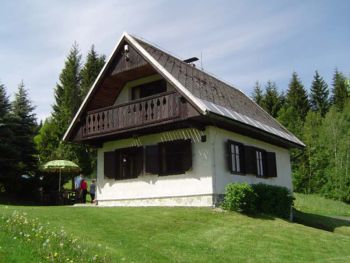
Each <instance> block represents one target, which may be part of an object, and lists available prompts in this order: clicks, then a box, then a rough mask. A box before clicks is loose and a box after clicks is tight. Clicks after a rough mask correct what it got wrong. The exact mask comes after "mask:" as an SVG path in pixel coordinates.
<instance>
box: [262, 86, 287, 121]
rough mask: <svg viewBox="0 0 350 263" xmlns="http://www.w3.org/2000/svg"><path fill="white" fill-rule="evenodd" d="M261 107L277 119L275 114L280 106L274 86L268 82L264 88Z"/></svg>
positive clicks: (278, 96)
mask: <svg viewBox="0 0 350 263" xmlns="http://www.w3.org/2000/svg"><path fill="white" fill-rule="evenodd" d="M262 106H263V108H264V109H265V110H266V111H267V112H268V113H269V114H270V115H271V116H272V117H274V118H275V117H277V113H278V111H279V110H280V109H281V106H282V102H281V98H280V95H279V94H278V91H277V87H276V84H275V83H274V82H272V81H270V80H269V81H268V82H267V84H266V86H265V96H264V98H263V100H262Z"/></svg>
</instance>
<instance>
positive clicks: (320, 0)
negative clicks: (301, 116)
mask: <svg viewBox="0 0 350 263" xmlns="http://www.w3.org/2000/svg"><path fill="white" fill-rule="evenodd" d="M124 31H126V32H128V33H130V34H133V35H136V36H139V37H141V38H143V39H145V40H147V41H149V42H151V43H153V44H156V45H157V46H159V47H161V48H162V49H164V50H166V51H168V52H170V53H171V54H173V55H176V56H178V57H180V58H183V59H186V58H189V57H193V56H197V57H198V58H202V60H201V64H202V66H203V68H204V69H205V70H206V71H208V72H210V73H212V74H213V75H215V76H217V77H218V78H220V79H222V80H224V81H226V82H228V83H230V84H232V85H234V86H235V87H237V88H239V89H240V90H242V91H243V92H245V93H246V94H247V95H251V93H252V91H253V87H254V83H255V82H256V81H259V82H260V83H262V85H263V86H264V85H265V83H266V82H267V81H268V80H272V81H274V82H276V84H277V87H278V89H279V90H280V91H282V90H283V91H286V90H287V88H288V82H289V80H290V78H291V75H292V72H293V71H295V72H297V73H298V74H299V76H300V79H301V81H302V82H303V84H304V86H305V87H306V88H307V89H309V88H310V85H311V82H312V78H313V75H314V73H315V70H318V71H319V73H320V75H321V76H323V77H324V79H325V80H326V82H327V83H328V84H329V85H330V84H331V83H332V76H333V73H334V70H335V69H336V68H337V69H338V70H339V71H341V72H343V73H344V74H346V75H347V76H349V74H350V1H347V0H343V1H341V0H331V1H324V0H305V1H301V0H300V1H283V0H278V1H270V0H265V1H263V0H260V1H252V0H246V1H233V0H231V1H221V0H216V1H204V0H196V1H194V0H193V1H192V0H187V1H182V0H176V1H170V0H168V1H164V0H149V1H146V0H143V1H141V0H138V1H132V0H129V1H126V0H124V1H116V0H115V1H110V0H104V1H98V0H96V1H90V0H75V1H70V0H60V1H58V0H57V1H54V0H50V1H42V0H40V1H35V0H31V1H25V0H22V1H16V0H4V1H2V2H1V8H0V83H1V84H4V85H5V86H6V89H7V92H8V94H9V95H10V96H11V98H13V94H14V93H15V92H16V90H17V86H18V84H19V83H20V82H21V81H22V80H23V82H24V84H25V87H26V89H27V90H28V93H29V97H30V99H31V100H32V102H33V104H34V105H35V106H36V109H35V113H36V114H37V117H38V119H39V120H43V119H45V118H46V117H48V116H49V115H50V113H51V107H52V104H53V103H54V88H55V86H56V83H57V82H58V77H59V74H60V72H61V70H62V69H63V66H64V60H65V58H66V56H67V54H68V52H69V50H70V48H71V47H72V45H73V44H74V42H76V43H78V45H79V47H80V50H81V53H82V55H83V57H85V56H86V54H87V52H88V50H89V49H90V47H91V45H92V44H94V45H95V48H96V50H97V51H98V52H99V53H101V54H105V55H107V57H109V55H110V53H111V52H112V50H113V48H114V46H115V45H116V43H117V41H118V40H119V38H120V36H121V35H122V33H123V32H124Z"/></svg>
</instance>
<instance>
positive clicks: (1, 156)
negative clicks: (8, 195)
mask: <svg viewBox="0 0 350 263" xmlns="http://www.w3.org/2000/svg"><path fill="white" fill-rule="evenodd" d="M10 109H11V105H10V102H9V98H8V96H7V94H6V89H5V86H4V85H2V84H0V182H2V183H3V184H4V185H5V187H6V188H7V186H8V185H10V182H9V179H10V178H12V177H13V176H14V174H16V160H17V159H18V153H17V151H16V150H15V147H14V142H15V139H14V134H13V130H14V126H13V118H12V115H11V114H10Z"/></svg>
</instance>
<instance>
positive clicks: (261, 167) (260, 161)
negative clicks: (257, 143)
mask: <svg viewBox="0 0 350 263" xmlns="http://www.w3.org/2000/svg"><path fill="white" fill-rule="evenodd" d="M265 153H266V152H265V151H262V150H256V151H255V159H256V175H257V176H259V177H264V176H265V174H266V171H265V169H266V165H265V159H266V157H265Z"/></svg>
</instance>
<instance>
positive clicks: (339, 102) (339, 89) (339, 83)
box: [332, 69, 349, 111]
mask: <svg viewBox="0 0 350 263" xmlns="http://www.w3.org/2000/svg"><path fill="white" fill-rule="evenodd" d="M332 93H333V96H332V103H333V104H334V105H335V106H336V108H337V109H338V110H339V111H342V110H343V108H344V104H345V101H346V100H347V98H348V97H349V94H348V91H347V86H346V78H345V76H344V75H343V73H341V72H339V71H338V70H337V69H336V70H335V72H334V76H333V89H332Z"/></svg>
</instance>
